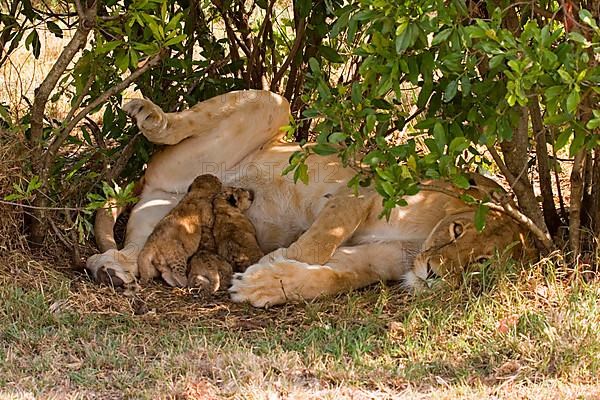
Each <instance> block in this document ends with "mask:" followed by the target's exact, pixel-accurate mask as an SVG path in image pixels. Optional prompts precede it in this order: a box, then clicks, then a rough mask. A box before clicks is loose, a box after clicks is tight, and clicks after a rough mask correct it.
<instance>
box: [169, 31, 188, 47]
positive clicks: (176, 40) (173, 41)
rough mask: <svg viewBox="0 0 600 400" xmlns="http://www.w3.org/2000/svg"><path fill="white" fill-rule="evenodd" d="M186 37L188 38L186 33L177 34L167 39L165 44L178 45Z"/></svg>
mask: <svg viewBox="0 0 600 400" xmlns="http://www.w3.org/2000/svg"><path fill="white" fill-rule="evenodd" d="M185 38H187V35H185V34H181V35H177V36H175V37H173V38H171V39H169V40H167V41H166V42H165V44H164V46H165V47H169V46H173V45H176V44H178V43H181V42H183V41H184V40H185Z"/></svg>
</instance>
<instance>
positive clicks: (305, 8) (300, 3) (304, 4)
mask: <svg viewBox="0 0 600 400" xmlns="http://www.w3.org/2000/svg"><path fill="white" fill-rule="evenodd" d="M294 5H295V6H296V9H297V10H298V14H299V15H300V18H306V17H308V14H309V13H310V9H311V7H312V1H311V0H296V1H295V2H294Z"/></svg>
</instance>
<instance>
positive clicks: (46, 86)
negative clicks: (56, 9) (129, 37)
mask: <svg viewBox="0 0 600 400" xmlns="http://www.w3.org/2000/svg"><path fill="white" fill-rule="evenodd" d="M77 7H78V8H77V12H78V13H80V18H81V20H80V22H79V26H78V27H77V30H76V31H75V34H74V35H73V37H72V38H71V41H69V43H68V44H67V45H66V46H65V48H64V49H63V51H62V52H61V54H60V55H59V56H58V59H57V60H56V62H55V63H54V65H53V66H52V68H51V69H50V72H48V75H46V78H45V79H44V81H43V82H42V83H41V85H40V86H39V87H38V88H37V89H36V90H35V98H34V100H33V106H32V107H31V142H32V143H33V144H34V145H35V146H38V145H39V142H40V140H41V138H42V135H43V130H44V125H43V120H44V111H45V109H46V103H47V102H48V98H49V97H50V94H51V93H52V91H53V90H54V88H55V87H56V84H57V83H58V80H59V79H60V78H61V76H62V74H63V72H65V70H66V69H67V67H68V66H69V63H71V61H72V60H73V57H75V54H77V53H78V52H79V51H80V50H81V49H82V48H83V47H85V44H86V43H87V37H88V34H89V33H90V31H91V30H92V28H93V27H94V24H95V18H96V7H95V4H94V6H93V7H90V8H89V9H88V10H85V11H84V10H83V9H81V4H79V1H77Z"/></svg>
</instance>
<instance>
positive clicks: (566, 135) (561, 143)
mask: <svg viewBox="0 0 600 400" xmlns="http://www.w3.org/2000/svg"><path fill="white" fill-rule="evenodd" d="M572 134H573V131H572V130H571V129H567V130H565V131H564V132H561V133H560V134H559V135H558V137H557V138H556V141H555V142H554V150H556V151H558V150H560V149H562V148H563V147H565V146H566V145H567V142H568V141H569V139H571V135H572Z"/></svg>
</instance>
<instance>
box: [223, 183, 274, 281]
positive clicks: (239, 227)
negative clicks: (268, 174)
mask: <svg viewBox="0 0 600 400" xmlns="http://www.w3.org/2000/svg"><path fill="white" fill-rule="evenodd" d="M251 204H252V193H251V192H249V191H247V190H243V189H238V188H226V189H225V190H223V192H222V193H220V194H218V195H217V196H215V199H214V201H213V209H214V212H215V224H214V228H213V234H214V237H215V242H216V243H217V253H218V254H219V256H221V257H223V258H224V259H225V260H227V261H228V262H229V263H230V264H231V266H232V267H233V271H234V272H244V271H245V270H246V268H248V267H249V266H250V265H252V264H254V263H256V262H257V261H258V260H260V259H261V258H262V256H263V255H264V253H263V252H262V250H261V249H260V246H259V245H258V241H257V240H256V230H255V229H254V226H253V225H252V223H251V222H250V220H249V219H248V218H247V217H246V216H245V215H244V211H246V210H247V209H248V208H250V205H251Z"/></svg>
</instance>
